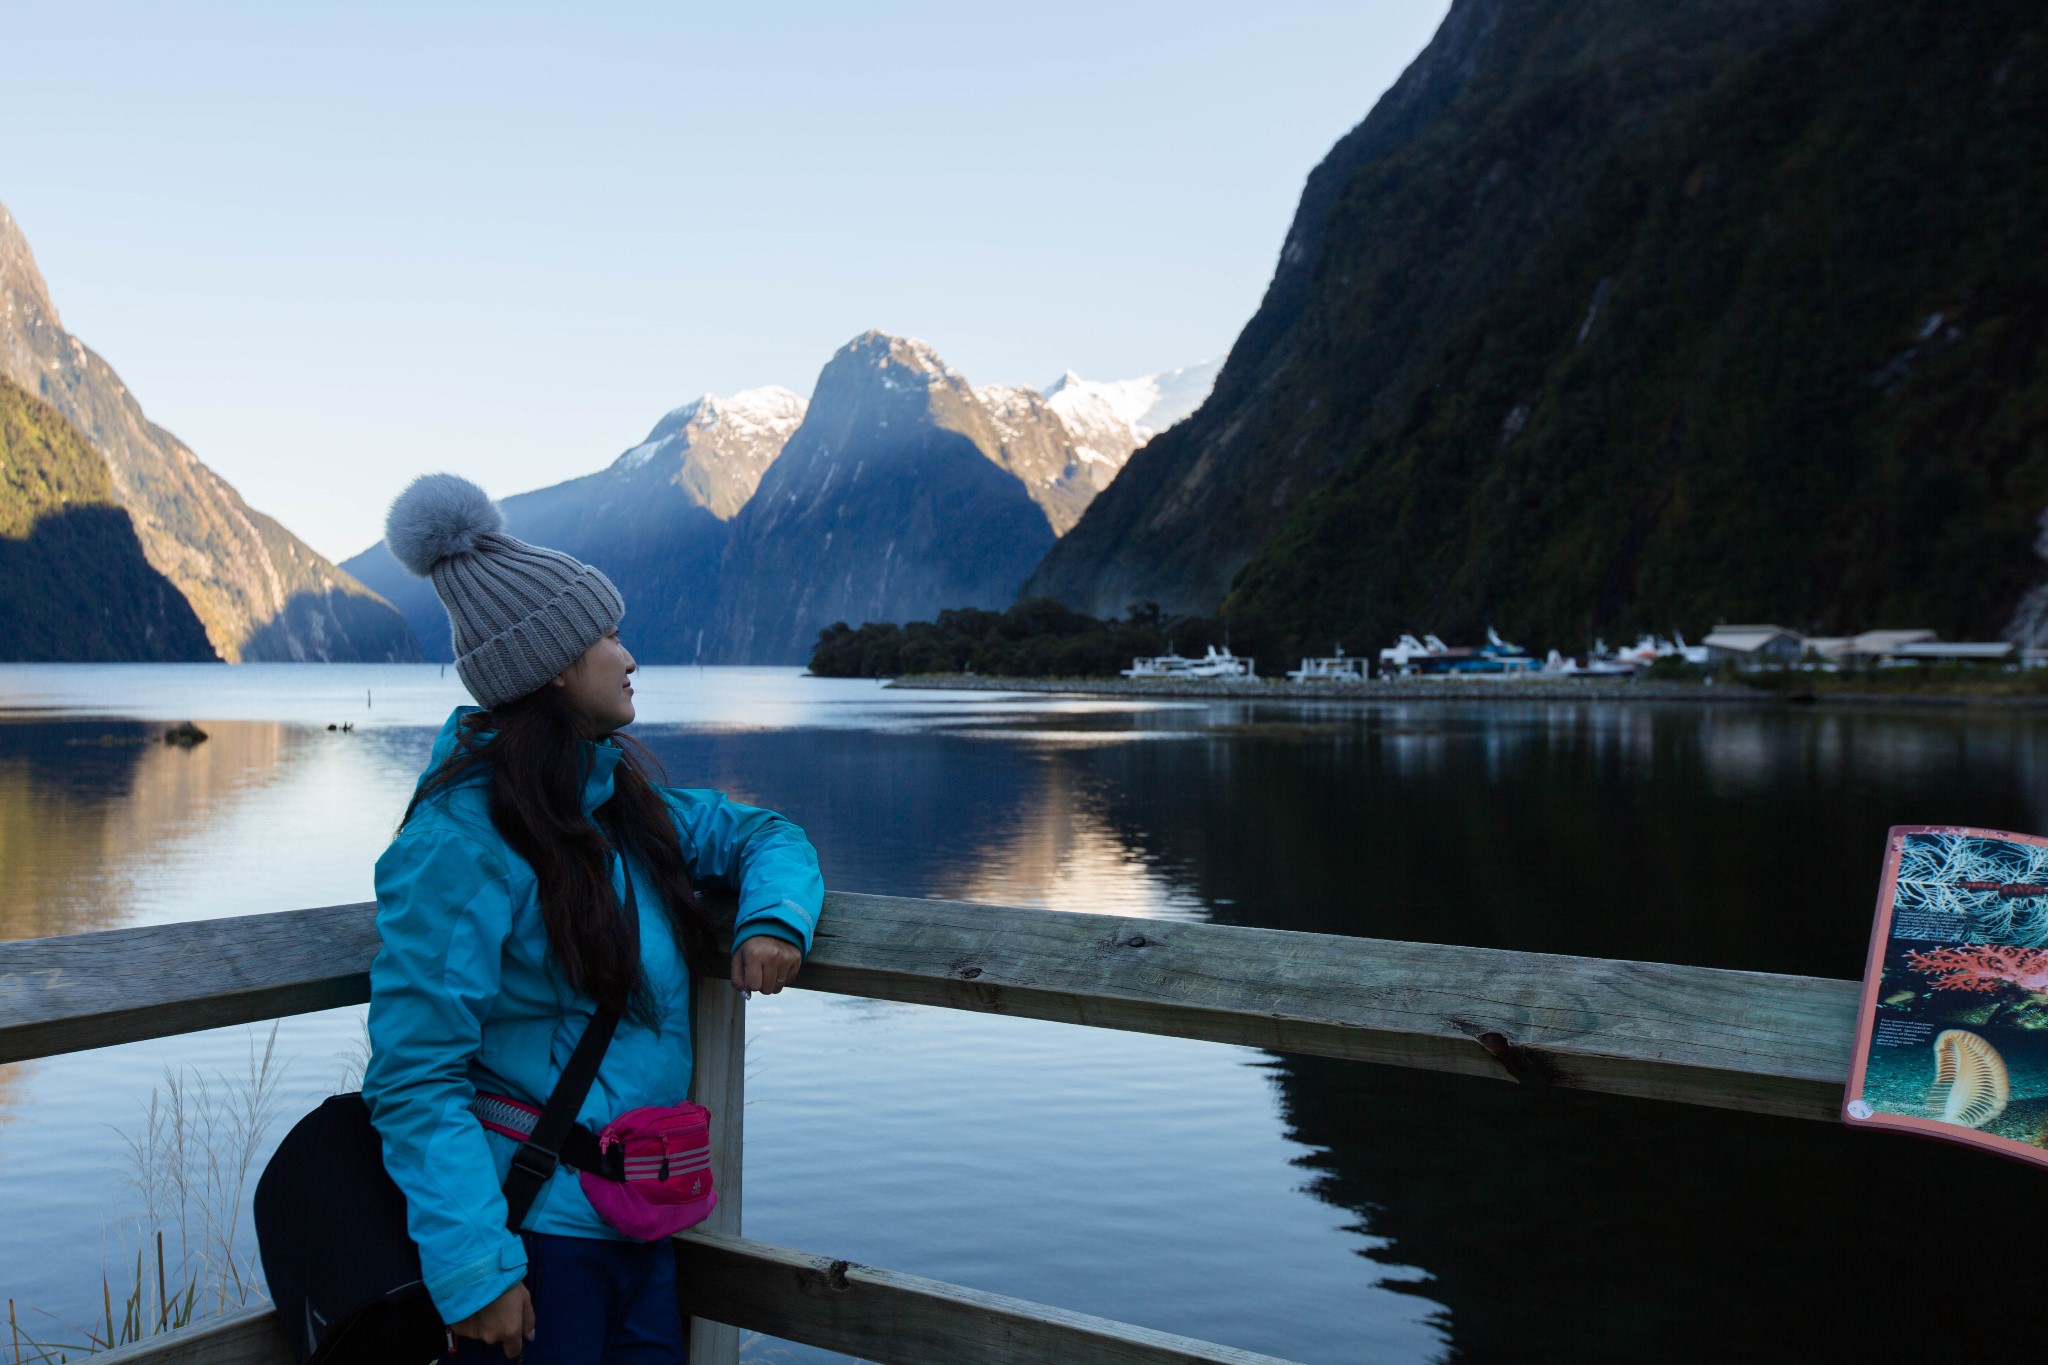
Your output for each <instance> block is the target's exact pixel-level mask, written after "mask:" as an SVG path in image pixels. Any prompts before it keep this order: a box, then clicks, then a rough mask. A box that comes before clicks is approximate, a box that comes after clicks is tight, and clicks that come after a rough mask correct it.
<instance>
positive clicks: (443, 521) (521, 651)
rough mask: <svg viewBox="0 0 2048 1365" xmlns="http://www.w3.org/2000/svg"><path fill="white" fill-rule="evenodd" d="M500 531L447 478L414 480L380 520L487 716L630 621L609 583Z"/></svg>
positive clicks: (485, 509)
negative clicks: (441, 622)
mask: <svg viewBox="0 0 2048 1365" xmlns="http://www.w3.org/2000/svg"><path fill="white" fill-rule="evenodd" d="M504 527H505V518H504V516H503V514H502V513H500V512H499V511H498V508H497V504H495V503H493V502H492V501H491V499H490V495H489V494H487V493H485V492H484V490H483V489H481V488H478V487H477V486H476V485H475V484H473V483H471V482H470V481H469V480H468V479H463V478H458V477H456V476H455V475H453V474H428V475H425V476H423V477H421V478H418V479H415V480H413V481H412V483H411V484H410V485H409V486H408V487H407V488H406V490H405V491H404V492H403V493H400V494H399V495H398V498H397V500H396V501H394V502H393V503H392V504H391V513H390V515H389V516H387V517H386V518H385V519H384V543H385V545H386V546H388V547H389V548H390V550H391V553H392V556H393V557H394V558H396V559H397V560H398V562H399V563H400V564H403V565H404V566H405V568H406V570H407V572H409V573H411V574H413V575H414V576H416V577H419V578H425V579H429V580H431V581H432V582H433V585H434V592H435V595H437V596H438V597H439V598H440V599H441V605H442V606H444V607H446V608H447V609H448V624H449V627H450V636H451V640H452V642H453V644H454V647H455V671H456V673H457V674H458V675H459V676H460V677H461V678H462V685H463V686H464V687H467V688H468V689H469V695H471V696H472V697H475V698H476V700H477V704H478V705H479V706H484V707H492V706H497V705H499V704H501V703H503V702H508V701H514V700H516V699H518V698H520V697H523V696H525V695H526V694H527V693H529V692H533V691H535V690H537V689H538V688H540V687H542V686H544V685H545V684H546V683H547V681H548V680H549V679H550V678H553V677H554V676H555V675H556V674H558V673H560V672H561V671H562V670H563V669H565V668H567V667H568V666H569V665H570V664H572V663H574V662H576V660H577V659H579V658H581V657H582V655H583V651H584V650H586V649H589V648H590V647H591V646H592V645H593V644H596V643H597V641H598V640H600V639H601V638H603V637H604V635H605V634H606V633H608V632H609V631H611V630H613V629H615V628H616V627H617V626H618V624H619V618H620V617H621V616H624V615H625V614H626V603H625V600H624V599H623V598H621V597H620V596H619V590H618V589H617V588H615V587H613V586H612V581H611V580H610V579H609V578H606V577H605V576H604V575H603V574H601V573H599V572H598V571H597V570H596V569H593V568H591V567H590V566H589V565H588V564H585V563H583V562H582V561H580V560H578V559H576V558H574V557H573V556H571V555H565V554H563V553H561V552H560V551H559V550H543V549H542V548H540V547H539V546H538V545H528V544H527V543H526V542H525V541H523V540H514V539H513V538H512V537H511V536H508V535H506V534H505V530H504Z"/></svg>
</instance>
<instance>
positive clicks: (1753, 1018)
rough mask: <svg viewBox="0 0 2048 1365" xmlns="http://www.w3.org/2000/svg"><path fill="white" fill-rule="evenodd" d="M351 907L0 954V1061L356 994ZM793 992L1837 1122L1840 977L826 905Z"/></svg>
mask: <svg viewBox="0 0 2048 1365" xmlns="http://www.w3.org/2000/svg"><path fill="white" fill-rule="evenodd" d="M375 951H376V937H375V930H374V926H373V924H372V922H371V919H370V916H369V914H368V907H366V906H336V907H332V908H329V909H325V910H299V911H291V912H287V913H285V914H281V915H257V916H250V917H248V918H244V919H230V920H210V921H200V922H197V923H193V924H179V925H163V926H157V927H152V928H146V929H124V930H116V931H113V932H111V933H104V934H87V935H79V936H77V937H74V938H56V939H36V940H30V941H27V942H22V943H10V944H0V1061H13V1060H19V1059H21V1058H24V1057H34V1056H42V1055H46V1054H49V1053H53V1052H65V1051H73V1050H76V1049H79V1048H86V1047H100V1046H104V1045H106V1044H109V1043H116V1042H123V1041H127V1040H129V1039H133V1038H147V1037H156V1036H160V1035H162V1034H167V1033H178V1032H185V1031H188V1030H191V1029H195V1028H208V1027H213V1026H216V1025H220V1024H232V1023H237V1022H242V1021H245V1020H253V1019H260V1018H268V1017H272V1016H274V1015H277V1014H284V1013H294V1012H303V1011H306V1010H314V1009H325V1008H328V1007H330V1006H333V1005H341V1004H349V1003H352V1002H355V1001H360V1000H362V999H363V998H365V994H366V991H367V982H366V978H365V975H364V974H365V973H366V972H367V970H368V967H369V962H370V958H371V957H372V956H373V955H374V953H375ZM796 984H797V986H798V987H800V988H805V989H811V990H824V991H836V992H840V993H843V994H848V995H862V996H870V997H873V998H876V999H886V1000H903V1001H910V1002H914V1003H919V1004H928V1005H943V1006H948V1007H950V1008H954V1009H968V1010H978V1011H984V1012H988V1013H994V1014H1009V1015H1016V1016H1020V1017H1030V1018H1040V1019H1054V1020H1060V1021H1063V1022H1067V1023H1077V1024H1089V1025H1094V1026H1096V1027H1101V1028H1117V1029H1133V1030H1138V1031H1142V1032H1151V1033H1165V1034H1174V1035H1179V1036H1184V1037H1191V1038H1204V1039H1209V1040H1212V1041H1216V1042H1228V1043H1243V1044H1248V1045H1250V1046H1254V1047H1265V1048H1272V1049H1274V1050H1276V1051H1281V1052H1306V1053H1316V1054H1321V1055H1326V1056H1334V1057H1348V1058H1354V1059H1356V1060H1360V1061H1371V1062H1384V1063H1391V1064H1395V1065H1401V1066H1415V1067H1423V1068H1427V1069H1432V1070H1441V1071H1454V1072H1462V1073H1464V1074H1467V1075H1475V1076H1490V1077H1494V1078H1497V1079H1502V1080H1510V1079H1513V1080H1522V1081H1537V1082H1545V1083H1549V1084H1555V1085H1562V1086H1569V1087H1575V1088H1580V1089H1588V1090H1604V1091H1611V1092H1614V1093H1618V1094H1626V1095H1642V1096H1649V1097H1654V1098H1661V1099H1671V1100H1681V1101H1686V1102H1689V1103H1695V1104H1708V1105H1716V1106H1720V1107H1725V1108H1734V1109H1747V1110H1754V1111H1760V1112H1764V1113H1775V1114H1788V1115H1793V1116H1797V1117H1802V1118H1817V1119H1832V1118H1834V1116H1835V1113H1836V1106H1837V1104H1838V1102H1839V1099H1840V1092H1841V1086H1842V1083H1843V1081H1844V1080H1845V1079H1846V1077H1847V1075H1848V1069H1849V1041H1850V1035H1851V1033H1852V1032H1853V1030H1854V1019H1855V1012H1856V985H1855V983H1854V982H1848V981H1828V980H1821V979H1818V978H1813V977H1793V976H1776V975H1770V974H1766V973H1761V972H1733V971H1722V970H1717V969H1713V968H1705V967H1681V966H1668V965H1664V964H1660V963H1645V962H1614V961H1607V960H1604V959H1599V958H1583V957H1561V956H1552V955H1547V954H1540V953H1515V952H1503V951H1499V950H1495V949H1486V948H1460V947H1452V946H1447V945H1441V944H1424V943H1399V942H1392V941H1388V940H1384V939H1366V938H1347V937H1341V936H1336V935H1328V934H1299V933H1287V932H1283V931H1279V930H1271V929H1247V928H1240V927H1235V926H1228V925H1213V924H1191V923H1173V922H1164V921H1157V920H1132V919H1115V918H1111V917H1108V916H1102V915H1081V914H1061V913H1054V912H1049V911H1042V910H1022V909H1013V908H1007V907H1003V906H991V905H975V904H968V903H964V902H957V901H935V900H912V899H907V898H903V897H892V896H867V895H859V894H856V893H851V892H835V893H833V894H832V895H830V896H829V897H828V898H827V903H826V912H825V917H824V922H823V924H822V926H821V927H820V930H819V933H818V938H817V946H816V951H815V952H814V953H813V954H812V957H811V960H810V962H809V963H807V964H806V965H805V968H804V971H803V974H802V975H801V976H799V977H798V978H797V982H796Z"/></svg>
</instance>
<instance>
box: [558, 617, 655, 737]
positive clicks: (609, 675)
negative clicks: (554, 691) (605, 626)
mask: <svg viewBox="0 0 2048 1365" xmlns="http://www.w3.org/2000/svg"><path fill="white" fill-rule="evenodd" d="M637 667H639V665H637V664H635V663H634V662H633V656H632V655H631V654H628V653H627V652H626V647H625V646H624V645H622V644H620V643H619V633H618V632H617V631H616V630H614V631H611V632H609V633H608V634H606V635H604V636H603V637H602V638H600V639H599V640H598V642H597V643H596V644H594V645H592V646H591V647H590V648H589V649H586V650H584V651H583V657H582V658H580V659H578V660H577V661H576V662H575V663H573V664H570V665H569V666H568V667H567V668H565V669H563V670H562V672H561V674H560V675H559V676H558V677H556V678H555V680H554V681H553V682H552V683H550V684H549V686H551V687H559V688H561V689H562V696H561V701H562V702H563V704H564V705H566V706H567V707H568V708H569V709H570V710H571V711H572V712H574V713H575V714H576V717H577V721H578V724H579V725H580V726H581V728H582V730H583V735H584V738H586V739H603V738H604V737H605V736H606V735H608V734H610V733H611V732H612V731H614V730H621V729H624V728H625V727H626V726H628V725H631V724H632V723H633V678H632V674H633V670H634V669H635V668H637Z"/></svg>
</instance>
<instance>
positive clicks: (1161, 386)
mask: <svg viewBox="0 0 2048 1365" xmlns="http://www.w3.org/2000/svg"><path fill="white" fill-rule="evenodd" d="M1222 368H1223V357H1222V356H1218V357H1216V359H1214V360H1205V361H1203V362H1202V363H1201V364H1199V365H1183V366H1181V367H1180V368H1179V369H1177V370H1161V371H1159V372H1158V373H1157V374H1148V375H1143V376H1141V377H1139V378H1137V379H1083V378H1081V376H1080V375H1078V374H1075V373H1074V372H1073V371H1072V370H1068V371H1067V372H1066V373H1065V374H1063V375H1061V376H1060V377H1059V378H1058V379H1056V380H1054V381H1053V382H1052V383H1050V384H1048V385H1046V386H1045V388H1044V389H1043V390H1042V392H1043V393H1044V395H1045V401H1046V403H1047V405H1048V406H1050V407H1051V408H1052V410H1053V411H1054V412H1056V413H1058V414H1059V416H1060V420H1061V421H1062V422H1064V423H1065V424H1066V427H1067V431H1068V432H1069V433H1070V434H1071V435H1072V437H1073V440H1074V448H1075V450H1076V451H1077V452H1078V453H1079V454H1080V456H1081V459H1082V460H1083V461H1084V462H1085V463H1086V464H1087V465H1088V466H1089V467H1090V469H1091V470H1093V471H1095V478H1096V481H1095V489H1096V491H1097V492H1100V491H1101V490H1102V489H1104V488H1107V487H1108V486H1109V481H1110V480H1111V479H1113V478H1115V477H1116V474H1117V471H1118V470H1120V469H1122V468H1123V467H1124V462H1125V461H1126V460H1128V459H1130V458H1131V452H1132V451H1134V450H1136V449H1137V448H1138V447H1139V446H1141V445H1143V444H1145V442H1147V441H1149V440H1151V439H1152V438H1153V437H1154V436H1156V435H1158V434H1159V433H1160V432H1162V431H1164V430H1166V429H1167V428H1168V427H1170V426H1172V425H1173V424H1174V423H1175V422H1178V421H1180V420H1181V419H1182V418H1183V417H1186V416H1187V415H1188V414H1190V413H1192V412H1193V411H1194V410H1195V409H1196V408H1198V407H1200V406H1202V400H1203V399H1205V398H1207V397H1208V396H1209V390H1210V389H1212V388H1214V387H1215V384H1216V374H1217V372H1218V371H1219V370H1221V369H1222ZM1063 529H1064V528H1063Z"/></svg>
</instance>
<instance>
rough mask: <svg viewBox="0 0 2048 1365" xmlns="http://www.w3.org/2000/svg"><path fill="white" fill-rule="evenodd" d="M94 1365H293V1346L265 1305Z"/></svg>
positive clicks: (156, 1339)
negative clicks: (144, 1363)
mask: <svg viewBox="0 0 2048 1365" xmlns="http://www.w3.org/2000/svg"><path fill="white" fill-rule="evenodd" d="M92 1359H93V1361H94V1365H133V1362H138V1361H148V1362H149V1365H292V1348H291V1346H290V1345H289V1344H287V1343H286V1341H285V1339H284V1333H282V1332H280V1331H279V1330H278V1329H277V1314H276V1313H275V1312H273V1311H272V1310H271V1309H270V1308H269V1306H268V1305H266V1306H264V1307H262V1308H244V1309H242V1310H241V1311H240V1312H236V1313H230V1314H228V1315H227V1316H226V1317H220V1318H214V1319H212V1320H211V1321H208V1322H202V1323H198V1324H196V1325H194V1326H191V1327H186V1328H183V1329H181V1330H179V1331H176V1332H166V1333H164V1334H163V1335H162V1336H155V1337H150V1338H148V1339H146V1340H143V1341H138V1342H136V1343H135V1344H134V1345H133V1346H123V1347H121V1348H120V1349H119V1350H115V1351H109V1352H107V1353H106V1354H105V1355H96V1356H94V1357H93V1358H92Z"/></svg>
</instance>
